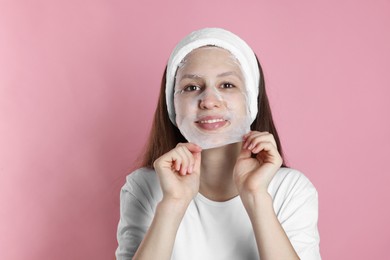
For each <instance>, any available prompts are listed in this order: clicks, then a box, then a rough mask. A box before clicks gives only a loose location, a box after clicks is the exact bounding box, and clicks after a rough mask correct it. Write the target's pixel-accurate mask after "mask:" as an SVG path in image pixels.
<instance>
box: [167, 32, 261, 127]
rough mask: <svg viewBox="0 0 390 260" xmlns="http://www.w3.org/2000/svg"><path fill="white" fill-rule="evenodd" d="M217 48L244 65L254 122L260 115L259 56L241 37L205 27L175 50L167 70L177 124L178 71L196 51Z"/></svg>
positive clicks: (169, 102) (172, 116) (169, 104)
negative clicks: (175, 103)
mask: <svg viewBox="0 0 390 260" xmlns="http://www.w3.org/2000/svg"><path fill="white" fill-rule="evenodd" d="M206 45H213V46H217V47H221V48H223V49H226V50H228V51H230V53H231V54H233V55H234V56H235V57H236V58H237V60H238V61H239V62H240V64H241V69H242V72H243V74H244V78H245V84H246V90H247V93H248V102H249V104H248V107H249V112H250V117H251V120H252V122H253V121H254V120H255V118H256V115H257V96H258V94H259V80H260V74H259V68H258V65H257V60H256V56H255V54H254V52H253V50H252V49H251V48H250V47H249V45H248V44H247V43H246V42H245V41H244V40H242V39H241V38H240V37H238V36H237V35H235V34H233V33H231V32H229V31H227V30H224V29H221V28H205V29H201V30H198V31H194V32H192V33H190V34H189V35H187V36H186V37H185V38H184V39H183V40H181V41H180V42H179V43H178V44H177V45H176V47H175V49H174V50H173V52H172V54H171V56H170V58H169V61H168V68H167V75H166V86H165V95H166V102H167V109H168V114H169V118H170V119H171V121H172V123H173V124H174V125H176V119H175V107H174V102H173V96H174V87H175V86H174V85H175V76H176V71H177V68H178V66H179V64H180V62H182V60H183V59H184V58H185V57H186V56H187V54H188V53H190V52H191V51H192V50H194V49H197V48H199V47H202V46H206Z"/></svg>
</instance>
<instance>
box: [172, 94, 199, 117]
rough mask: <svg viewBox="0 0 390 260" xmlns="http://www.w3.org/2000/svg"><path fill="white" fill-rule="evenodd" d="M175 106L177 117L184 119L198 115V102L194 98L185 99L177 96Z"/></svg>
mask: <svg viewBox="0 0 390 260" xmlns="http://www.w3.org/2000/svg"><path fill="white" fill-rule="evenodd" d="M174 106H175V113H176V116H180V117H184V116H191V115H192V114H195V113H196V109H197V100H196V99H194V98H185V97H183V96H175V98H174Z"/></svg>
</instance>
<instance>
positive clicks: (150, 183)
mask: <svg viewBox="0 0 390 260" xmlns="http://www.w3.org/2000/svg"><path fill="white" fill-rule="evenodd" d="M268 192H269V193H270V194H271V196H272V198H273V206H274V210H275V213H276V215H277V217H278V219H279V221H280V223H281V224H282V226H283V228H284V230H285V232H286V234H287V236H288V237H289V239H290V241H291V243H292V245H293V247H294V249H295V251H296V252H297V254H298V255H299V257H300V258H301V259H302V260H306V259H307V260H317V259H321V256H320V252H319V240H320V238H319V234H318V229H317V220H318V195H317V191H316V189H315V187H314V186H313V184H312V183H311V182H310V181H309V180H308V179H307V178H306V177H305V176H304V175H303V174H302V173H300V172H299V171H297V170H294V169H291V168H281V169H279V170H278V172H277V173H276V175H275V176H274V178H273V179H272V181H271V183H270V185H269V187H268ZM161 199H162V192H161V188H160V184H159V181H158V177H157V175H156V173H155V171H154V170H152V169H147V168H141V169H138V170H136V171H135V172H133V173H132V174H130V175H128V176H127V179H126V183H125V185H124V186H123V188H122V190H121V195H120V205H121V206H120V221H119V224H118V233H117V238H118V248H117V250H116V257H117V259H118V260H124V259H132V257H133V255H134V254H135V252H136V251H137V248H138V246H139V245H140V243H141V241H142V239H143V237H144V235H145V233H146V231H147V229H148V228H149V226H150V224H151V222H152V220H153V217H154V214H155V210H156V206H157V203H158V202H159V201H160V200H161ZM184 259H185V260H191V259H197V260H199V259H201V260H208V259H210V260H219V259H221V260H222V259H223V260H230V259H240V260H245V259H259V255H258V250H257V245H256V240H255V236H254V232H253V228H252V224H251V222H250V219H249V216H248V214H247V212H246V210H245V208H244V206H243V204H242V202H241V199H240V197H239V196H237V197H234V198H232V199H230V200H228V201H225V202H216V201H211V200H209V199H207V198H206V197H204V196H202V195H201V194H200V193H198V194H197V195H196V196H195V198H194V199H193V200H192V202H191V203H190V205H189V206H188V209H187V211H186V213H185V215H184V217H183V220H182V222H181V224H180V226H179V229H178V232H177V235H176V240H175V244H174V248H173V253H172V260H184Z"/></svg>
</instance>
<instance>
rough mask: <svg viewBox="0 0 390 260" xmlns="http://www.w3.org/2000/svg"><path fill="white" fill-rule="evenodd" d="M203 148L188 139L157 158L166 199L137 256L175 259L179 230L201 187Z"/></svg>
mask: <svg viewBox="0 0 390 260" xmlns="http://www.w3.org/2000/svg"><path fill="white" fill-rule="evenodd" d="M200 152H201V148H200V147H199V146H197V145H194V144H191V143H186V144H179V145H178V146H176V148H174V149H172V150H171V151H169V152H168V153H166V154H164V155H163V156H161V157H160V158H158V159H157V160H156V161H155V162H154V168H155V170H156V173H157V175H158V178H159V181H160V185H161V190H162V192H163V199H162V200H161V201H160V202H159V204H158V205H157V208H156V213H155V216H154V218H153V221H152V223H151V225H150V227H149V229H148V231H147V232H146V234H145V237H144V238H143V240H142V242H141V244H140V246H139V248H138V250H137V252H136V254H135V256H134V259H135V260H149V259H162V260H164V259H167V260H168V259H171V255H172V250H173V245H174V242H175V238H176V234H177V230H178V229H179V226H180V223H181V221H182V219H183V217H184V214H185V212H186V210H187V207H188V205H189V204H190V202H191V200H192V198H193V197H194V196H195V195H196V194H197V193H198V191H199V176H200V159H201V158H200V157H201V154H200Z"/></svg>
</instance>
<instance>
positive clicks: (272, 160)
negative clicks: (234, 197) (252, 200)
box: [233, 131, 283, 195]
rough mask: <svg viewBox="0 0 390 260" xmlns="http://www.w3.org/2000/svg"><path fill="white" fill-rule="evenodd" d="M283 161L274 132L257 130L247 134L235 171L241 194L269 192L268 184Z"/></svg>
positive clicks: (234, 176) (235, 178)
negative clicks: (254, 156) (253, 155)
mask: <svg viewBox="0 0 390 260" xmlns="http://www.w3.org/2000/svg"><path fill="white" fill-rule="evenodd" d="M252 153H253V154H256V158H252V157H251V155H252ZM282 162H283V160H282V157H281V156H280V154H279V152H278V149H277V146H276V142H275V139H274V136H273V135H272V134H270V133H268V132H257V131H251V132H250V133H248V134H246V135H245V136H244V142H243V146H242V150H241V153H240V155H239V156H238V158H237V162H236V165H235V167H234V171H233V178H234V182H235V184H236V187H237V189H238V191H239V193H240V195H243V194H247V195H249V194H251V195H256V194H260V193H264V192H267V188H268V185H269V183H270V182H271V180H272V178H273V177H274V175H275V173H276V172H277V170H278V169H279V168H280V166H281V165H282Z"/></svg>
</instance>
